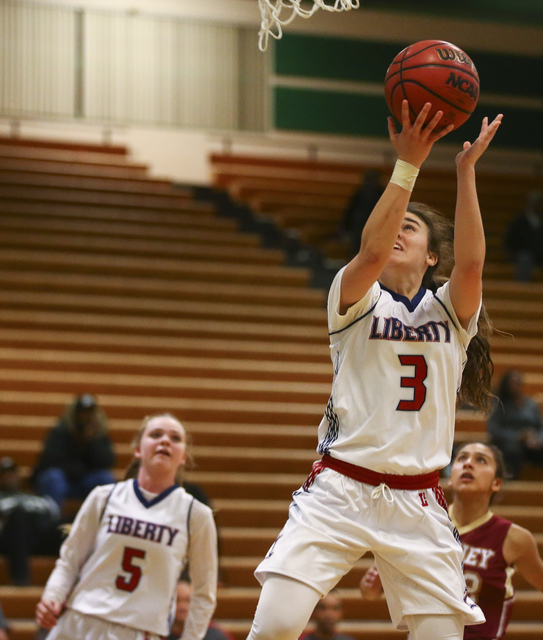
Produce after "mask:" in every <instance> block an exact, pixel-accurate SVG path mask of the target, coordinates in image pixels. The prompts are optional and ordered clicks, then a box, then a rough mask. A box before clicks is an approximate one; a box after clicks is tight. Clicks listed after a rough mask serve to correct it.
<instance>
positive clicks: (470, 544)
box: [360, 442, 543, 640]
mask: <svg viewBox="0 0 543 640" xmlns="http://www.w3.org/2000/svg"><path fill="white" fill-rule="evenodd" d="M504 473H505V464H504V460H503V455H502V453H501V451H500V450H499V449H498V448H497V447H494V446H489V445H486V444H483V443H481V442H473V443H470V444H467V445H465V446H463V447H462V448H461V449H460V450H459V451H458V453H457V455H456V457H455V459H454V462H453V465H452V467H451V475H450V478H449V486H450V487H451V488H452V490H453V492H454V500H453V502H452V504H451V506H450V508H449V514H450V516H451V519H452V521H453V523H454V524H455V525H456V527H457V528H458V531H459V533H460V538H461V540H462V546H463V547H464V576H465V579H466V584H467V586H468V591H469V594H470V597H471V598H472V599H473V600H474V601H475V602H477V604H478V605H479V606H480V607H481V609H482V611H483V613H484V614H485V618H486V622H485V623H484V624H481V625H477V626H470V627H466V628H465V630H464V638H465V640H468V639H469V640H499V639H500V638H503V637H504V635H505V632H506V630H507V625H508V624H509V619H510V617H511V612H512V608H513V603H514V589H513V584H512V580H513V573H514V572H515V570H517V571H518V572H519V573H520V574H521V575H522V576H523V577H524V578H526V580H528V582H530V584H532V585H533V586H534V587H535V588H536V589H539V590H540V591H543V560H542V559H541V556H540V555H539V551H538V548H537V543H536V541H535V538H534V536H533V535H532V534H531V533H530V531H528V530H527V529H524V528H523V527H519V526H518V525H517V524H513V523H512V522H511V521H510V520H506V519H505V518H501V517H499V516H496V515H494V514H493V513H492V512H491V511H490V504H491V502H492V499H493V497H494V496H495V495H496V493H497V492H498V491H500V490H501V488H502V485H503V478H504ZM360 590H361V592H362V595H363V597H364V598H366V599H369V600H372V599H375V598H376V597H379V596H380V595H381V593H382V591H381V583H380V580H379V573H378V571H377V569H376V568H375V567H372V568H371V569H370V570H368V572H367V573H366V574H365V575H364V577H363V578H362V580H361V582H360Z"/></svg>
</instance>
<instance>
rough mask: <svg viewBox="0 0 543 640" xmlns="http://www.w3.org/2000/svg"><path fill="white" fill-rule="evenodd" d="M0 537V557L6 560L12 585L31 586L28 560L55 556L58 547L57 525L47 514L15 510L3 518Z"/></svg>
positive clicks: (23, 509) (59, 539) (59, 537)
mask: <svg viewBox="0 0 543 640" xmlns="http://www.w3.org/2000/svg"><path fill="white" fill-rule="evenodd" d="M2 520H3V523H4V526H3V527H2V532H1V533H0V553H2V555H4V556H5V557H6V560H7V563H8V569H9V574H10V577H11V580H12V582H13V584H16V585H22V586H24V585H28V584H30V564H29V558H30V556H31V555H32V554H44V555H57V554H58V552H59V549H60V544H61V532H60V530H59V528H58V522H56V521H53V520H52V519H51V517H50V516H49V515H48V514H41V513H36V512H35V511H28V510H27V509H26V508H25V507H24V505H18V506H16V507H15V508H14V509H13V510H12V511H10V512H9V513H7V514H4V516H3V518H2Z"/></svg>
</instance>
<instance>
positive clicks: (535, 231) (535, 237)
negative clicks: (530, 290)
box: [505, 191, 543, 282]
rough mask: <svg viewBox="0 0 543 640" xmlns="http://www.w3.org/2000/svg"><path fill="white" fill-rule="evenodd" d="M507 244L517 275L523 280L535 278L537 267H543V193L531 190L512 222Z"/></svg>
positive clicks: (506, 238)
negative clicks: (524, 204)
mask: <svg viewBox="0 0 543 640" xmlns="http://www.w3.org/2000/svg"><path fill="white" fill-rule="evenodd" d="M505 246H506V248H507V250H508V252H509V255H510V256H511V259H512V260H513V262H514V263H515V267H516V272H515V277H516V279H517V280H519V281H522V282H529V281H530V280H532V278H533V272H534V269H535V268H536V267H543V193H542V192H541V191H530V193H529V194H528V196H527V198H526V206H525V207H524V209H523V210H522V211H521V212H520V214H519V215H518V216H517V217H516V218H515V219H514V220H513V221H512V222H511V224H510V225H509V227H508V229H507V231H506V234H505Z"/></svg>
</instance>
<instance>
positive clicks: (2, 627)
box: [0, 606, 9, 640]
mask: <svg viewBox="0 0 543 640" xmlns="http://www.w3.org/2000/svg"><path fill="white" fill-rule="evenodd" d="M8 630H9V629H8V621H7V620H6V617H5V616H4V612H3V611H2V607H1V606H0V640H9V636H8Z"/></svg>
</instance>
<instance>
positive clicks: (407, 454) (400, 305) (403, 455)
mask: <svg viewBox="0 0 543 640" xmlns="http://www.w3.org/2000/svg"><path fill="white" fill-rule="evenodd" d="M342 275H343V269H342V270H341V271H340V272H339V273H338V274H337V275H336V277H335V279H334V281H333V283H332V286H331V288H330V294H329V298H328V325H329V331H330V349H331V358H332V362H333V365H334V380H333V384H332V393H331V396H330V399H329V402H328V406H327V407H326V411H325V414H324V417H323V419H322V421H321V424H320V426H319V445H318V449H317V450H318V452H319V453H321V454H324V453H329V454H331V455H332V456H333V457H335V458H338V459H340V460H345V461H346V462H350V463H352V464H356V465H358V466H362V467H366V468H368V469H372V470H374V471H378V472H381V473H391V474H402V475H417V474H422V473H428V472H430V471H434V470H436V469H441V468H443V467H445V466H446V465H447V464H448V463H449V461H450V456H451V453H452V447H453V438H454V420H455V410H456V395H457V391H458V389H459V387H460V384H461V380H462V371H463V368H464V365H465V362H466V349H467V347H468V344H469V342H470V340H471V338H472V337H473V336H474V335H475V334H476V332H477V317H478V314H476V315H475V316H474V317H473V318H472V320H471V322H470V326H469V328H468V331H465V330H464V329H463V328H462V327H461V326H460V323H459V321H458V319H457V317H456V314H455V312H454V309H453V307H452V304H451V301H450V297H449V284H448V283H446V284H445V285H443V286H442V287H440V288H439V289H438V291H437V292H436V294H434V293H432V292H431V291H428V290H425V289H421V290H420V291H419V293H418V294H417V295H416V296H415V298H414V299H413V300H412V301H409V300H408V299H407V298H405V297H403V296H400V295H398V294H396V293H394V292H392V291H389V290H387V289H386V288H384V287H383V286H381V285H380V284H379V283H378V282H376V283H375V284H374V285H373V286H372V287H371V289H370V290H369V291H368V293H367V294H366V296H365V297H364V298H363V299H362V300H360V301H359V302H357V303H356V304H355V305H353V307H351V308H350V309H349V310H348V312H347V313H346V314H345V315H344V316H341V315H340V314H339V312H338V309H339V299H340V287H341V278H342Z"/></svg>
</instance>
